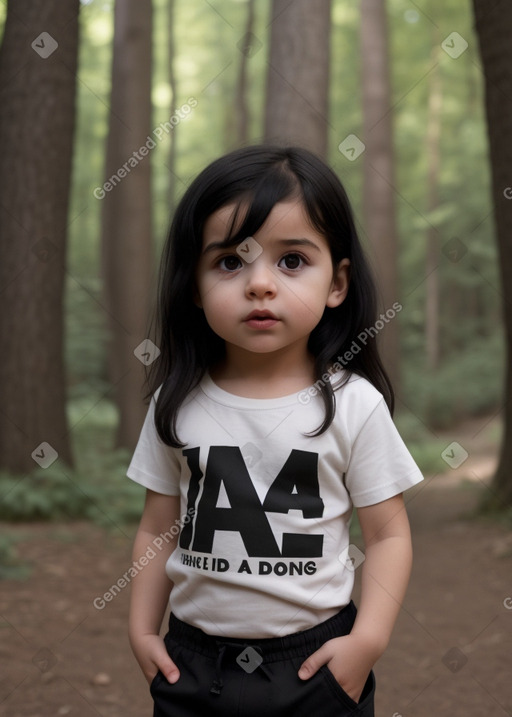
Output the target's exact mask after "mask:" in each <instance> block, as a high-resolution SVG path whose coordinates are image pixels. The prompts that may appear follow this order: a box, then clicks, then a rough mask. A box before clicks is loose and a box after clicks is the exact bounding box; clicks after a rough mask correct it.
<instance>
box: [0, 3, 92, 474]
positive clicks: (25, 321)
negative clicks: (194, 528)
mask: <svg viewBox="0 0 512 717" xmlns="http://www.w3.org/2000/svg"><path fill="white" fill-rule="evenodd" d="M78 12H79V0H72V1H71V0H70V2H66V3H62V2H60V0H16V2H15V1H14V0H10V1H9V3H8V6H7V21H6V25H5V32H4V38H3V43H2V47H1V50H0V106H1V107H2V112H1V114H0V187H1V190H0V192H1V193H0V292H1V308H0V343H1V345H2V361H1V362H0V407H1V408H0V461H1V464H0V465H1V467H2V468H4V469H7V470H11V471H13V472H22V471H28V470H30V469H31V468H34V467H35V463H34V460H36V461H37V462H39V463H40V465H42V466H43V467H46V466H47V465H48V461H51V460H52V459H53V458H55V457H56V456H55V452H57V454H58V455H59V457H60V458H62V459H63V460H64V461H65V462H66V463H68V464H70V465H71V464H72V455H71V449H70V444H69V434H68V424H67V420H66V380H65V372H64V363H63V290H64V278H65V270H66V238H67V223H68V203H69V188H70V178H71V158H72V147H73V134H74V127H75V86H76V67H77V48H78ZM41 444H49V446H50V447H51V448H49V447H48V446H46V445H41ZM35 449H37V450H35ZM32 455H33V456H34V459H33V458H32Z"/></svg>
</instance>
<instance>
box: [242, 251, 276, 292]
mask: <svg viewBox="0 0 512 717" xmlns="http://www.w3.org/2000/svg"><path fill="white" fill-rule="evenodd" d="M276 292H277V285H276V277H275V275H274V273H273V271H272V269H271V268H270V267H268V266H266V265H265V264H264V263H263V262H259V261H257V260H256V261H255V262H254V263H253V264H252V266H251V267H250V271H249V272H248V278H247V284H246V287H245V293H246V295H247V296H248V297H249V298H258V299H259V298H262V297H267V298H272V297H273V296H275V295H276Z"/></svg>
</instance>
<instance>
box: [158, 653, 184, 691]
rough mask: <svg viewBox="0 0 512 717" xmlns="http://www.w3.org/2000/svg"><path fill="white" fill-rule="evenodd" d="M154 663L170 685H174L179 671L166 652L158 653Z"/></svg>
mask: <svg viewBox="0 0 512 717" xmlns="http://www.w3.org/2000/svg"><path fill="white" fill-rule="evenodd" d="M155 664H156V666H157V667H158V669H159V670H160V672H161V673H162V674H163V675H164V677H165V679H166V680H167V682H170V684H171V685H174V683H175V682H177V681H178V680H179V679H180V671H179V669H178V667H177V666H176V663H175V662H173V661H172V660H171V658H170V657H169V655H168V654H167V652H163V653H162V655H161V656H160V655H158V657H157V659H156V660H155Z"/></svg>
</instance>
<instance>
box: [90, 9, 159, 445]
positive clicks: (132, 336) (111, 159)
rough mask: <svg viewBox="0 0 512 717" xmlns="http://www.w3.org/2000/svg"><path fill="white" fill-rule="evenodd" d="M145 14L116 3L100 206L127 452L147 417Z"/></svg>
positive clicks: (150, 140) (121, 435) (112, 352)
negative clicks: (108, 113)
mask: <svg viewBox="0 0 512 717" xmlns="http://www.w3.org/2000/svg"><path fill="white" fill-rule="evenodd" d="M151 10H152V8H151V2H150V0H117V1H116V4H115V15H114V53H113V60H112V93H111V101H110V108H111V111H110V120H109V134H108V143H107V164H106V182H105V184H104V187H103V189H104V194H105V196H104V198H103V199H102V201H103V216H102V263H103V281H104V296H105V304H106V308H107V315H108V321H109V328H110V336H111V341H110V343H109V346H108V364H109V366H108V368H109V378H110V381H111V383H112V384H113V386H114V389H115V399H116V403H117V406H118V409H119V424H118V433H117V440H116V444H117V446H123V447H127V448H130V449H133V447H134V446H135V444H136V442H137V439H138V436H139V432H140V428H141V425H142V421H143V419H144V415H145V412H146V410H145V407H144V403H143V400H142V396H143V391H142V386H143V382H144V363H146V364H148V363H149V361H150V360H151V359H152V355H146V351H145V348H146V345H143V346H142V347H140V345H141V343H142V342H143V341H144V340H145V339H146V337H147V334H146V331H147V328H148V314H149V311H148V306H149V303H148V302H149V300H150V278H151V276H152V251H151V161H150V155H151V150H152V149H153V148H154V146H155V145H156V142H155V136H154V135H153V134H152V130H151V39H152V38H151V29H152V12H151ZM156 141H158V140H156ZM137 347H140V348H137ZM134 350H135V354H134ZM150 354H151V352H150ZM137 356H138V357H137ZM143 361H144V363H143Z"/></svg>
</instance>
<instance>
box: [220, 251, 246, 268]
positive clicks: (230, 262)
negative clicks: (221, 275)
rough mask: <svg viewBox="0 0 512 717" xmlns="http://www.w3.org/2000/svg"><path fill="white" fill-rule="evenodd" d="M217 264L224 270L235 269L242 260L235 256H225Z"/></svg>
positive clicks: (239, 265)
mask: <svg viewBox="0 0 512 717" xmlns="http://www.w3.org/2000/svg"><path fill="white" fill-rule="evenodd" d="M219 266H220V268H221V269H224V271H236V270H237V269H239V268H240V267H241V266H242V262H241V261H240V259H239V258H238V257H237V256H234V255H231V256H225V257H223V258H222V259H221V260H220V262H219Z"/></svg>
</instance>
